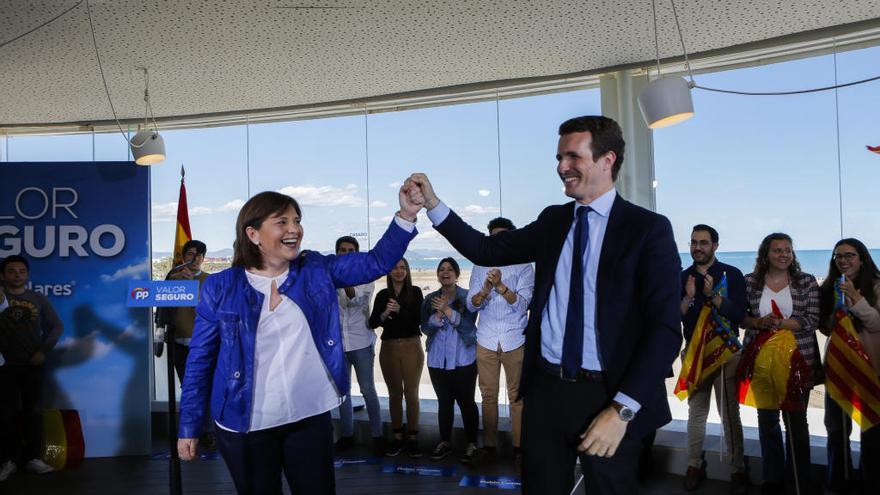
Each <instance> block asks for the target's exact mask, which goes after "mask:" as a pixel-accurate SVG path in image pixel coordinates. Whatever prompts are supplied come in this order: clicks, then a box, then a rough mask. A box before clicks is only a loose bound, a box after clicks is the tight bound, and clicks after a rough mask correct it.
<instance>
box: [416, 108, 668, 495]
mask: <svg viewBox="0 0 880 495" xmlns="http://www.w3.org/2000/svg"><path fill="white" fill-rule="evenodd" d="M623 152H624V140H623V136H622V132H621V130H620V126H618V124H617V123H616V122H615V121H613V120H612V119H609V118H605V117H600V116H587V117H578V118H574V119H571V120H568V121H566V122H564V123H563V124H562V125H561V126H560V128H559V145H558V149H557V153H556V160H557V162H558V165H557V167H556V172H557V174H558V175H559V178H560V180H561V181H562V183H563V184H564V186H565V194H566V196H568V197H570V198H572V199H574V201H572V202H570V203H566V204H564V205H556V206H549V207H547V208H545V209H544V211H542V212H541V214H540V215H539V216H538V219H537V220H535V221H534V222H532V223H530V224H529V225H527V226H525V227H523V228H522V229H518V230H512V231H509V232H503V233H500V234H498V235H495V236H484V235H483V234H481V233H480V232H479V231H477V230H475V229H473V228H472V227H470V226H469V225H467V224H466V223H464V222H463V221H462V220H461V218H459V216H458V215H456V214H455V212H453V211H451V210H450V209H449V208H448V207H447V206H446V205H445V204H443V203H442V202H441V201H440V200H439V199H438V198H437V195H436V194H435V192H434V190H433V188H432V186H431V183H430V181H429V180H428V178H427V177H426V176H425V175H424V174H413V175H412V176H411V177H410V179H409V180H411V181H412V182H414V183H415V184H417V185H418V186H419V188H418V189H415V188H413V189H411V191H412V192H411V194H414V195H417V196H421V197H416V198H413V199H414V200H416V201H423V202H424V204H425V207H426V208H427V210H428V216H429V218H430V219H431V222H432V223H433V224H434V226H435V228H436V229H437V231H438V232H440V233H441V234H442V235H443V236H444V237H446V239H447V240H449V242H450V243H451V244H452V245H453V246H454V247H455V248H456V249H458V250H459V251H460V252H461V254H463V255H464V256H465V257H467V258H468V259H469V260H471V261H472V262H473V263H474V264H477V265H483V266H499V265H512V264H516V263H529V262H535V291H534V296H533V299H532V303H531V305H530V307H529V309H530V315H529V322H528V326H527V327H526V330H525V336H526V343H525V357H524V361H523V370H522V378H521V384H520V393H521V396H522V397H523V400H524V401H525V402H524V405H523V430H522V450H523V493H526V494H537V493H541V494H567V493H569V492H570V491H571V490H572V488H573V487H574V485H575V480H574V467H575V460H576V458H577V457H578V456H579V457H580V460H581V466H582V469H583V473H584V484H585V487H586V490H587V493H591V494H593V493H601V494H605V493H609V494H610V493H614V494H618V493H623V494H630V493H636V492H637V491H638V486H637V482H636V464H637V460H638V454H639V445H640V442H639V440H640V439H641V438H642V437H643V436H644V435H646V434H647V433H649V432H652V431H654V430H655V429H657V428H658V427H660V426H662V425H664V424H666V423H667V422H669V421H670V419H671V416H670V413H669V406H668V403H667V399H666V390H665V386H664V379H665V377H666V373H667V371H668V370H669V368H670V366H671V365H672V362H673V360H674V359H675V358H676V356H678V353H679V349H680V348H681V322H680V318H679V313H678V311H679V307H678V303H679V291H680V286H679V273H680V272H681V260H680V259H679V256H678V251H677V249H676V246H675V241H674V238H673V235H672V227H671V225H670V223H669V221H668V220H667V219H666V218H665V217H663V216H662V215H658V214H656V213H654V212H651V211H649V210H646V209H644V208H641V207H638V206H636V205H634V204H632V203H629V202H627V201H626V200H624V199H623V198H621V197H620V196H619V195H618V194H617V192H616V190H615V189H614V181H615V180H616V179H617V175H618V172H619V171H620V167H621V164H622V163H623Z"/></svg>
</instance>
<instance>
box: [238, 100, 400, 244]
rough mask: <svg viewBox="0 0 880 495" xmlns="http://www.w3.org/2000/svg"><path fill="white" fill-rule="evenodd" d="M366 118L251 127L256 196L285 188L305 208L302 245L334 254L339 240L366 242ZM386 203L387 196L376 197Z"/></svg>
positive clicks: (377, 200) (306, 121)
mask: <svg viewBox="0 0 880 495" xmlns="http://www.w3.org/2000/svg"><path fill="white" fill-rule="evenodd" d="M364 140H365V136H364V117H363V116H355V117H339V118H328V119H318V120H304V121H298V122H284V123H271V124H253V125H251V126H250V163H251V165H250V167H251V194H257V193H259V192H261V191H281V192H284V193H286V194H289V195H290V196H293V198H294V199H296V200H297V202H299V204H300V208H301V209H302V213H303V217H302V225H303V229H304V235H303V246H304V247H305V248H306V249H314V250H317V251H321V252H324V253H330V252H333V249H334V246H335V242H336V239H337V238H339V237H341V236H343V235H353V236H354V237H355V238H357V239H358V241H359V243H360V244H361V248H362V249H364V250H366V249H368V243H367V198H368V191H367V169H366V151H365V149H366V148H365V146H364ZM371 199H372V200H373V202H374V204H381V205H384V204H386V203H387V202H388V201H389V199H388V198H387V197H382V198H371Z"/></svg>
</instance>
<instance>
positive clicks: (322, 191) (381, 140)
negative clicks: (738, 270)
mask: <svg viewBox="0 0 880 495" xmlns="http://www.w3.org/2000/svg"><path fill="white" fill-rule="evenodd" d="M876 60H880V47H874V48H868V49H862V50H857V51H851V52H844V53H841V54H838V55H837V60H836V73H837V79H838V80H839V81H840V82H847V81H852V80H856V79H862V78H866V77H870V76H875V75H877V73H878V71H880V68H878V66H877V64H876ZM834 81H835V59H834V57H833V56H832V55H825V56H820V57H812V58H808V59H803V60H796V61H790V62H783V63H778V64H771V65H762V66H757V67H751V68H744V69H736V70H730V71H723V72H716V73H711V74H700V75H698V76H697V82H698V83H699V84H701V85H705V86H712V87H721V88H726V89H737V90H751V91H758V90H760V91H779V90H791V89H802V88H808V87H818V86H825V85H829V84H833V83H834ZM693 96H694V105H695V108H696V116H695V117H694V118H693V119H691V120H689V121H686V122H684V123H682V124H679V125H677V126H673V127H670V128H665V129H660V130H657V131H654V149H655V176H656V180H657V186H656V199H657V209H658V211H659V212H660V213H663V214H665V215H667V216H668V217H669V218H670V220H671V221H672V224H673V228H674V230H675V235H676V241H677V243H678V247H679V249H680V251H682V252H685V251H687V242H688V239H689V235H690V229H691V227H692V226H693V225H694V224H696V223H709V224H711V225H713V226H715V227H716V228H717V229H718V230H719V232H720V234H721V246H720V249H721V250H723V251H754V250H755V249H757V246H758V244H759V243H760V240H761V239H762V238H763V237H764V236H765V235H766V234H768V233H770V232H773V231H784V232H787V233H789V234H791V235H792V237H793V238H794V240H795V247H796V248H799V249H830V248H831V247H832V246H833V244H834V242H836V241H837V240H838V239H839V238H840V237H841V234H843V235H844V236H855V237H859V238H861V239H862V240H864V241H865V242H866V243H867V244H868V246H869V247H875V248H876V247H880V213H878V212H880V209H878V207H877V202H876V201H875V196H874V194H875V190H876V187H877V184H880V155H877V154H873V153H870V152H868V151H867V150H866V149H865V146H866V145H872V146H876V145H880V119H878V118H877V116H878V115H880V82H874V83H868V84H864V85H860V86H854V87H850V88H844V89H841V90H839V91H838V92H837V94H836V95H835V92H833V91H828V92H822V93H813V94H808V95H798V96H776V97H754V96H753V97H746V96H735V95H722V94H716V93H709V92H706V91H702V90H694V92H693ZM154 97H155V98H161V95H155V96H154ZM598 113H600V95H599V90H598V89H591V90H582V91H574V92H567V93H557V94H551V95H542V96H534V97H526V98H518V99H511V100H502V101H500V102H498V103H496V102H494V101H490V102H482V103H471V104H464V105H451V106H443V107H436V108H427V109H417V110H407V111H400V112H387V113H379V114H373V115H369V116H368V117H366V118H365V117H364V116H354V117H340V118H328V119H320V120H309V121H300V122H287V123H271V124H253V125H250V126H245V125H239V126H230V127H219V128H210V129H195V130H169V131H163V136H164V137H165V143H166V148H167V155H168V159H167V160H166V161H165V162H164V163H163V164H160V165H157V166H153V167H151V168H150V174H151V200H150V202H151V209H152V215H153V216H152V218H153V221H152V226H151V227H152V232H151V235H152V236H151V239H152V246H153V250H154V252H168V251H170V250H171V246H172V243H173V229H174V219H175V215H176V210H177V199H178V189H179V180H180V167H181V165H184V166H185V168H186V187H187V199H188V203H189V213H190V222H191V225H192V233H193V236H194V237H195V238H198V239H202V240H204V241H205V242H206V243H207V244H208V250H209V251H219V250H221V249H228V248H231V246H232V241H233V238H234V223H235V216H236V214H237V211H238V209H239V208H240V207H241V205H242V204H243V203H244V201H246V200H247V198H248V197H249V196H250V195H253V194H256V193H258V192H260V191H264V190H276V191H282V192H286V193H288V194H291V195H292V196H293V197H295V198H296V199H298V200H299V201H300V203H301V204H302V207H303V226H304V229H305V239H304V245H305V247H306V248H309V249H317V250H320V251H325V252H326V251H329V250H332V249H333V241H334V240H335V239H336V238H337V237H339V236H341V235H355V236H357V237H358V238H359V239H361V241H362V245H367V244H369V242H375V241H376V240H377V239H378V237H379V236H380V235H381V233H382V231H383V230H384V229H385V227H386V226H387V225H388V223H389V222H390V220H391V216H392V215H393V213H394V211H396V210H397V188H398V187H399V185H400V183H401V182H402V181H403V180H404V179H405V178H406V177H407V176H408V175H409V174H410V173H412V172H415V171H420V172H425V173H427V174H428V176H429V177H430V178H431V180H432V182H433V183H434V185H435V189H436V191H437V193H438V195H439V196H440V197H441V199H443V200H444V201H445V202H446V203H448V204H449V205H451V206H452V207H453V208H454V209H455V210H456V211H458V212H460V213H461V214H462V215H463V216H464V217H465V218H466V219H467V220H468V221H469V222H471V223H472V224H473V225H474V226H476V227H477V228H479V229H485V226H486V224H487V223H488V221H489V220H490V219H491V218H493V217H495V216H498V215H504V216H507V217H509V218H511V219H512V220H513V221H514V223H515V224H516V225H518V226H522V225H524V224H526V223H527V222H529V221H531V220H533V219H534V218H535V217H536V216H537V215H538V213H540V211H541V209H543V208H544V207H545V206H547V205H549V204H558V203H562V202H565V201H567V198H566V197H565V196H564V195H563V194H562V192H561V183H560V181H559V179H558V177H557V176H556V172H555V167H556V162H555V158H554V156H555V152H556V141H557V139H558V136H557V133H556V130H557V128H558V125H559V124H560V123H561V122H562V121H564V120H565V119H567V118H569V117H573V116H577V115H584V114H598ZM838 116H839V121H838V118H837V117H838ZM838 125H839V142H840V145H839V147H838V135H837V129H838ZM0 152H2V153H0V154H2V157H0V158H2V161H54V160H59V161H60V160H91V159H92V157H93V156H94V158H95V159H97V160H124V159H126V158H127V147H126V144H125V142H124V140H123V138H122V137H121V136H120V135H119V134H98V135H95V136H94V137H93V136H91V135H77V136H51V137H40V136H29V137H11V138H7V139H5V140H4V139H2V138H0ZM838 155H839V160H840V171H839V170H838ZM624 166H626V164H624ZM838 172H840V173H838ZM839 191H842V193H843V194H842V196H841V194H840V193H839ZM841 206H842V210H841ZM841 213H842V215H841ZM841 216H842V220H843V222H842V223H841ZM418 225H419V229H420V232H421V233H420V235H419V237H418V238H417V239H416V240H415V241H414V242H413V244H412V245H411V249H412V250H415V251H424V252H428V251H433V250H450V249H451V248H450V247H449V245H448V244H447V243H446V242H445V241H444V240H443V239H442V238H440V237H439V235H438V234H437V233H436V232H434V231H433V229H432V228H431V227H430V224H429V222H428V221H427V219H425V218H424V217H422V219H421V220H420V221H419V223H418Z"/></svg>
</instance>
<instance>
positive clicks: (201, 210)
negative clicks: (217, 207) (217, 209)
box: [189, 206, 214, 217]
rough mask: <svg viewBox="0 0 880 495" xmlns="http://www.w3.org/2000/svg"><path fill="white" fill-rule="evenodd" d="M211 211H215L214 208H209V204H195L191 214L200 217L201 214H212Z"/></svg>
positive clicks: (190, 210)
mask: <svg viewBox="0 0 880 495" xmlns="http://www.w3.org/2000/svg"><path fill="white" fill-rule="evenodd" d="M211 213H214V210H212V209H211V208H208V207H207V206H194V207H192V208H190V209H189V216H191V217H198V216H201V215H210V214H211Z"/></svg>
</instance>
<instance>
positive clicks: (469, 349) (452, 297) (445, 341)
mask: <svg viewBox="0 0 880 495" xmlns="http://www.w3.org/2000/svg"><path fill="white" fill-rule="evenodd" d="M459 275H461V270H460V269H459V267H458V263H457V262H456V261H455V260H454V259H452V258H443V259H442V260H440V264H439V265H438V266H437V281H438V282H440V289H439V290H437V291H435V292H432V293H430V294H428V297H426V298H425V302H424V303H423V304H422V332H423V333H424V334H425V335H427V336H428V339H427V347H428V373H429V374H430V375H431V383H432V384H433V385H434V392H436V393H437V416H438V421H439V423H440V425H439V426H440V443H439V444H437V447H436V448H435V449H434V452H433V453H432V454H431V459H434V460H440V459H443V458H445V457H446V456H448V455H449V454H451V453H452V447H451V446H450V444H449V441H450V439H451V438H452V420H453V414H454V409H453V406H454V405H455V402H458V409H459V410H460V411H461V419H462V422H464V431H465V434H466V435H467V441H468V445H467V448H466V449H465V453H464V455H463V456H462V457H461V462H464V463H469V462H470V461H471V460H472V459H473V457H474V454H475V453H476V451H477V424H478V422H479V418H480V413H479V412H478V411H477V403H476V402H475V401H474V392H475V390H476V387H477V363H476V361H477V346H476V344H477V325H476V322H477V314H476V313H474V312H472V311H468V309H467V302H466V301H467V292H468V291H467V289H463V288H461V287H459V286H458V285H457V283H458V277H459Z"/></svg>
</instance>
